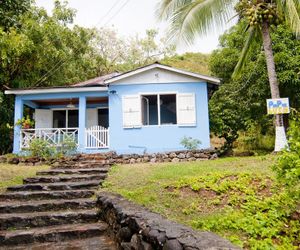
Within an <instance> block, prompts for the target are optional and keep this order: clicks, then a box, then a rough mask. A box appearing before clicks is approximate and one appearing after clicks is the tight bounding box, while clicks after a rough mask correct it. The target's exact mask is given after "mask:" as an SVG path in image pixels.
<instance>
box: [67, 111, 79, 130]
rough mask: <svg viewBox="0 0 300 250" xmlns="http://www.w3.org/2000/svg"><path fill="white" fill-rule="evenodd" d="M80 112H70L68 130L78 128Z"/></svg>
mask: <svg viewBox="0 0 300 250" xmlns="http://www.w3.org/2000/svg"><path fill="white" fill-rule="evenodd" d="M78 126H79V125H78V110H68V128H78Z"/></svg>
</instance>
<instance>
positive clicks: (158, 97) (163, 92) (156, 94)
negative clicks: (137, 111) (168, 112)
mask: <svg viewBox="0 0 300 250" xmlns="http://www.w3.org/2000/svg"><path fill="white" fill-rule="evenodd" d="M138 95H139V96H140V98H142V96H145V95H146V96H147V95H154V96H157V123H158V124H152V125H143V121H142V127H151V126H157V127H161V126H179V125H178V122H177V116H178V115H177V114H178V111H177V96H178V92H177V91H173V92H170V91H169V92H167V91H162V92H139V93H138ZM161 95H175V97H176V124H161V117H160V115H161V113H160V96H161ZM141 105H142V103H141ZM141 119H142V111H141Z"/></svg>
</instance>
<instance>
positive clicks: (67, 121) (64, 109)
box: [50, 108, 79, 129]
mask: <svg viewBox="0 0 300 250" xmlns="http://www.w3.org/2000/svg"><path fill="white" fill-rule="evenodd" d="M50 110H51V111H52V128H53V126H54V124H53V122H54V119H53V111H60V110H62V111H66V128H67V129H69V127H68V124H69V110H78V125H79V109H78V108H54V109H50Z"/></svg>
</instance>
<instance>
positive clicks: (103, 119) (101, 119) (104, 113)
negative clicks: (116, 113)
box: [98, 108, 109, 128]
mask: <svg viewBox="0 0 300 250" xmlns="http://www.w3.org/2000/svg"><path fill="white" fill-rule="evenodd" d="M108 123H109V121H108V108H104V109H98V125H99V126H102V127H104V128H108Z"/></svg>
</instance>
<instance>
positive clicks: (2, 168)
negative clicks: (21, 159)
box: [0, 163, 50, 193]
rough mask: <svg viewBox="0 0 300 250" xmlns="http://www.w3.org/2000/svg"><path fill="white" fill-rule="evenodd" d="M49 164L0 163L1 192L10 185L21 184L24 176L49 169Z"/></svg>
mask: <svg viewBox="0 0 300 250" xmlns="http://www.w3.org/2000/svg"><path fill="white" fill-rule="evenodd" d="M49 168H50V167H49V166H24V165H12V164H3V163H1V164H0V193H1V192H4V191H5V189H6V188H7V187H9V186H14V185H20V184H22V181H23V179H24V178H27V177H31V176H34V175H35V174H36V172H37V171H40V170H47V169H49Z"/></svg>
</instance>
